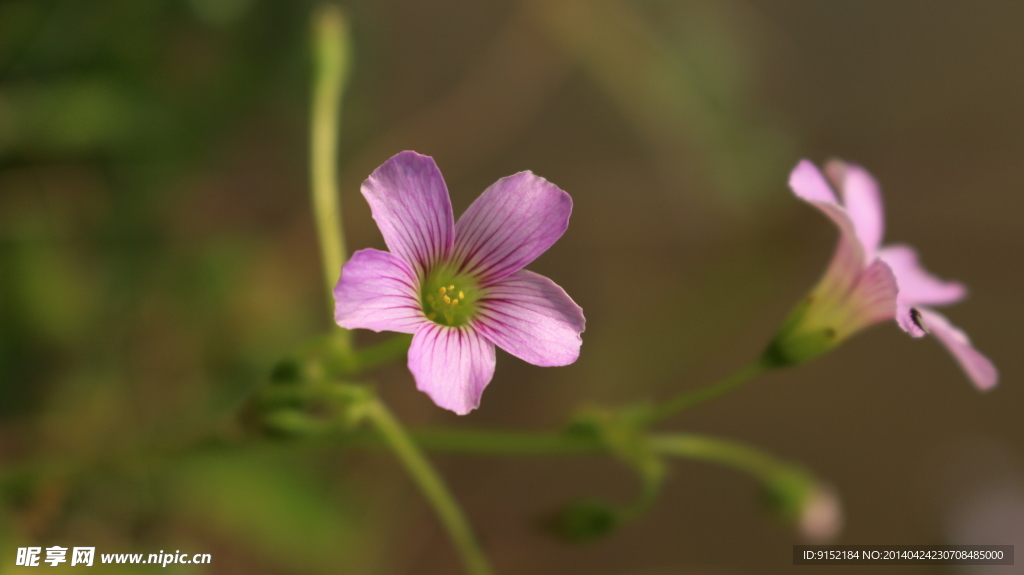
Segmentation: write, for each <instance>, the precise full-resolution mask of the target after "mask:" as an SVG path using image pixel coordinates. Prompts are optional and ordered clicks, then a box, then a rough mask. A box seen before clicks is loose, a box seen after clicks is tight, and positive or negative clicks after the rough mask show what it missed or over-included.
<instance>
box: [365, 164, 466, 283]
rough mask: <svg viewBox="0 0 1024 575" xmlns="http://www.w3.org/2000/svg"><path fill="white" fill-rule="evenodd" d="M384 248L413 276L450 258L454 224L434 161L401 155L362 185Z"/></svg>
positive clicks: (445, 188) (442, 183)
mask: <svg viewBox="0 0 1024 575" xmlns="http://www.w3.org/2000/svg"><path fill="white" fill-rule="evenodd" d="M362 192H363V196H365V197H366V201H367V202H369V204H370V210H371V211H372V212H373V219H374V220H376V221H377V226H378V227H379V228H380V231H381V234H383V235H384V243H386V244H387V246H388V249H389V250H390V251H391V253H393V254H395V255H397V256H398V257H400V258H402V259H403V260H405V261H406V262H407V263H409V264H410V266H411V267H412V268H413V269H414V271H416V272H417V273H425V272H426V270H428V269H430V268H431V267H432V265H433V264H434V263H436V262H438V261H440V260H442V259H444V258H446V257H448V254H449V253H450V252H451V247H452V238H453V237H454V228H455V220H454V218H453V217H452V204H451V200H450V199H449V198H448V188H447V187H446V186H445V183H444V178H442V177H441V171H440V170H438V169H437V164H435V163H434V159H433V158H431V157H429V156H421V155H420V154H417V153H416V152H408V151H407V152H401V153H400V154H397V155H395V156H394V157H392V158H391V159H390V160H388V161H386V162H384V163H383V164H381V166H380V167H379V168H377V169H376V170H374V172H373V173H372V174H370V177H369V178H367V180H366V181H365V182H363V187H362Z"/></svg>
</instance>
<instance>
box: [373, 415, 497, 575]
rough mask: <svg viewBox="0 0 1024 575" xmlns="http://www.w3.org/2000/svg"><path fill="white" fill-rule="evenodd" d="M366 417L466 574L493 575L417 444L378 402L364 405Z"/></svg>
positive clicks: (452, 499)
mask: <svg viewBox="0 0 1024 575" xmlns="http://www.w3.org/2000/svg"><path fill="white" fill-rule="evenodd" d="M365 413H366V416H367V417H368V418H369V419H370V420H371V421H373V423H374V424H375V425H376V426H377V429H378V430H379V431H380V433H381V435H382V436H383V437H384V441H385V442H387V444H388V446H389V447H390V448H391V450H392V451H394V453H395V455H397V456H398V459H399V460H400V461H401V462H402V465H404V466H405V469H406V471H408V472H409V475H410V476H412V479H413V481H415V482H416V485H417V486H419V488H420V491H422V492H423V496H424V497H426V498H427V501H428V502H430V505H431V506H433V508H434V512H436V513H437V515H438V518H439V519H440V520H441V523H442V524H444V527H445V529H447V531H448V536H449V537H451V539H452V542H453V543H454V544H455V547H456V548H457V549H458V551H459V555H460V556H461V557H462V563H463V565H465V567H466V572H467V573H470V574H471V575H490V574H491V573H493V570H492V569H491V566H490V563H489V562H488V560H487V556H486V555H484V552H483V549H482V548H481V547H480V544H479V543H478V542H477V540H476V536H475V535H473V530H472V528H471V527H470V525H469V522H468V521H467V520H466V517H465V515H463V513H462V510H461V509H460V508H459V504H458V503H457V502H456V501H455V498H454V497H452V494H451V493H450V492H449V491H448V488H447V487H446V486H445V484H444V482H443V481H442V480H441V476H440V475H438V473H437V470H435V469H434V467H433V466H432V465H431V464H430V461H428V460H427V458H426V457H424V455H423V453H422V452H421V451H420V450H419V448H418V447H417V446H416V444H415V443H414V442H413V441H412V439H411V438H410V437H409V434H408V433H406V431H405V429H403V428H402V426H401V424H400V423H398V420H397V419H395V417H394V416H393V415H392V414H391V412H390V411H389V410H388V409H387V407H385V405H384V404H383V403H381V402H380V400H378V399H376V398H375V399H373V400H371V401H369V402H368V403H367V405H366V412H365Z"/></svg>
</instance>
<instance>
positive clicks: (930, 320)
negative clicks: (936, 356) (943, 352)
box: [918, 308, 999, 391]
mask: <svg viewBox="0 0 1024 575" xmlns="http://www.w3.org/2000/svg"><path fill="white" fill-rule="evenodd" d="M918 311H919V313H920V314H921V315H920V317H921V319H922V321H923V322H924V324H925V325H926V326H927V327H928V329H929V331H930V332H931V333H932V335H934V336H935V337H937V338H939V341H941V342H942V344H943V345H945V346H946V349H948V350H949V353H951V354H953V357H954V358H956V360H957V362H959V363H960V367H961V368H963V370H964V372H965V373H966V374H967V377H969V378H971V381H972V382H973V383H974V385H975V386H976V387H977V388H978V389H980V390H982V391H986V390H989V389H992V388H993V387H995V385H996V383H998V381H999V371H998V370H996V366H995V365H993V364H992V362H991V361H990V360H989V359H988V358H987V357H985V356H984V355H983V354H982V353H981V352H980V351H978V350H976V349H974V346H972V345H971V340H970V339H968V337H967V334H965V333H964V332H962V331H960V330H959V329H957V328H956V327H955V326H954V325H953V324H951V323H949V320H948V319H946V318H945V316H943V315H942V314H940V313H938V312H936V311H932V310H930V309H928V308H918Z"/></svg>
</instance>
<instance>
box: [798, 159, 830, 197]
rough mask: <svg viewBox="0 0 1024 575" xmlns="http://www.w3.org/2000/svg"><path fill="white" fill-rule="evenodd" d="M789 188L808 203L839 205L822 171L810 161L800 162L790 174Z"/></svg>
mask: <svg viewBox="0 0 1024 575" xmlns="http://www.w3.org/2000/svg"><path fill="white" fill-rule="evenodd" d="M789 187H790V189H791V190H793V193H794V194H796V195H797V197H798V198H800V199H801V200H804V201H806V202H824V203H829V204H838V203H839V202H837V201H836V195H835V193H833V192H832V187H831V186H829V185H828V181H827V180H826V179H825V176H824V175H822V173H821V170H819V169H818V166H815V165H814V163H813V162H811V161H810V160H800V163H798V164H797V165H796V167H795V168H793V171H792V172H790V174H789Z"/></svg>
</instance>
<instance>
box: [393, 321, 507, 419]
mask: <svg viewBox="0 0 1024 575" xmlns="http://www.w3.org/2000/svg"><path fill="white" fill-rule="evenodd" d="M494 362H495V357H494V344H493V343H491V342H490V341H487V339H486V338H484V336H482V335H481V334H480V333H478V332H477V331H476V330H475V329H473V328H472V327H470V326H462V327H447V326H443V325H438V324H436V323H433V322H427V323H425V324H424V325H423V327H421V328H420V329H419V331H417V332H416V335H414V336H413V337H412V345H411V346H410V347H409V371H411V372H412V375H413V377H415V378H416V388H417V389H419V390H420V391H422V392H424V393H426V394H427V395H429V396H430V399H432V400H434V403H436V404H437V405H438V407H443V408H445V409H448V410H451V411H454V412H455V413H457V414H459V415H466V414H467V413H469V412H470V411H473V410H474V409H476V408H477V407H478V406H479V405H480V396H481V395H482V394H483V392H484V388H485V387H487V384H488V383H490V382H491V378H492V377H494Z"/></svg>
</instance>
